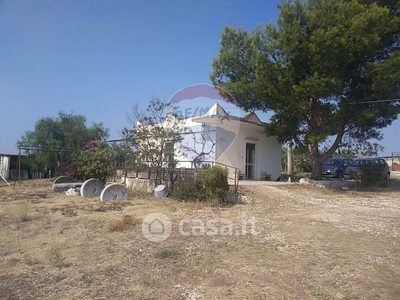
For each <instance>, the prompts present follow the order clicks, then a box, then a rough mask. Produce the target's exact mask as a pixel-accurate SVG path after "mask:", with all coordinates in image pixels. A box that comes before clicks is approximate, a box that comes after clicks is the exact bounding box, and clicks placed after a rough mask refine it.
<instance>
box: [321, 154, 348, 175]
mask: <svg viewBox="0 0 400 300" xmlns="http://www.w3.org/2000/svg"><path fill="white" fill-rule="evenodd" d="M351 162H352V159H350V158H328V159H327V160H325V161H324V162H323V163H322V177H329V178H343V175H344V171H345V170H346V168H347V167H348V166H349V165H350V164H351Z"/></svg>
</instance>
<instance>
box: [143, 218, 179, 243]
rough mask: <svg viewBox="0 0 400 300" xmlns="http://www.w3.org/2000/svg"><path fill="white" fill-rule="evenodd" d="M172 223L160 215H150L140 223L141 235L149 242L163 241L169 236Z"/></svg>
mask: <svg viewBox="0 0 400 300" xmlns="http://www.w3.org/2000/svg"><path fill="white" fill-rule="evenodd" d="M171 230H172V221H171V220H170V218H168V217H167V216H166V215H164V214H162V213H150V214H148V215H146V216H145V217H144V219H143V222H142V233H143V235H144V237H145V238H146V239H148V240H149V241H151V242H156V243H158V242H162V241H165V240H166V239H167V238H168V237H169V236H170V234H171Z"/></svg>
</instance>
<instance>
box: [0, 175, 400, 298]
mask: <svg viewBox="0 0 400 300" xmlns="http://www.w3.org/2000/svg"><path fill="white" fill-rule="evenodd" d="M240 192H241V193H242V195H243V196H244V197H242V200H243V203H241V204H238V205H231V206H225V207H218V206H215V205H210V204H206V203H192V202H188V203H182V202H176V201H174V200H172V199H169V198H154V197H152V196H149V195H146V194H140V193H130V196H129V199H128V200H126V201H113V202H107V203H102V202H100V201H99V200H98V199H96V198H94V199H83V198H81V197H68V196H66V195H65V194H64V193H53V192H52V191H51V182H50V181H48V180H43V179H42V180H34V181H25V182H22V184H21V188H19V189H13V188H10V187H8V186H1V187H0V227H1V231H0V240H1V243H0V270H1V272H0V299H400V284H399V280H398V278H400V242H399V237H400V181H399V180H398V179H397V180H396V179H393V180H391V182H390V184H389V187H379V188H376V189H374V190H371V191H357V190H351V191H347V192H343V191H330V190H326V189H321V188H317V187H313V186H302V185H299V184H291V185H274V186H272V185H271V186H268V185H263V186H241V187H240ZM24 203H28V204H29V209H28V213H27V220H28V221H27V222H21V219H20V218H19V217H18V214H16V213H15V208H16V207H18V206H20V205H22V204H24ZM154 212H159V213H163V214H165V215H166V216H168V217H169V218H170V219H171V221H172V232H171V235H170V237H169V238H168V239H166V240H165V241H162V242H159V243H154V242H150V241H149V240H147V239H146V238H145V237H144V236H143V233H142V228H141V220H143V218H144V217H145V216H146V215H147V214H148V213H154ZM251 217H254V218H255V219H256V220H257V223H256V225H257V226H256V229H257V234H255V235H251V234H249V233H248V234H247V235H241V234H240V233H241V232H242V231H241V229H242V228H241V226H242V224H243V223H242V222H243V220H248V219H249V218H251ZM211 219H214V220H217V221H218V222H220V223H216V224H221V222H223V220H227V219H229V220H231V221H232V223H233V228H232V235H221V234H219V235H197V236H196V235H194V234H193V232H196V230H194V231H191V229H193V228H191V227H193V226H196V225H198V224H199V222H200V221H204V223H205V224H206V223H207V221H208V220H211ZM182 220H188V221H189V222H192V223H189V224H186V225H185V226H184V230H185V232H189V235H187V236H183V235H181V234H180V231H179V226H178V225H179V222H180V221H182ZM193 220H200V221H196V222H194V221H193ZM246 224H247V223H246ZM247 225H248V224H247ZM246 228H247V229H249V226H248V227H246ZM206 229H207V228H206ZM237 233H238V234H237Z"/></svg>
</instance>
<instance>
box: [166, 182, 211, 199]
mask: <svg viewBox="0 0 400 300" xmlns="http://www.w3.org/2000/svg"><path fill="white" fill-rule="evenodd" d="M172 198H174V199H177V200H180V201H196V200H197V201H204V200H205V199H206V193H205V189H204V180H203V179H202V178H201V176H199V177H198V178H196V179H193V178H186V179H184V180H181V181H178V182H176V183H175V184H174V191H173V193H172Z"/></svg>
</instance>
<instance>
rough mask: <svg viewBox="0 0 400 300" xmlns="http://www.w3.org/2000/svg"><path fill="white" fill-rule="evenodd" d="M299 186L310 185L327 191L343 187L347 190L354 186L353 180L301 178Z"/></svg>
mask: <svg viewBox="0 0 400 300" xmlns="http://www.w3.org/2000/svg"><path fill="white" fill-rule="evenodd" d="M300 183H301V184H312V185H315V186H319V187H324V188H329V189H341V188H343V187H345V188H349V187H351V186H353V185H355V184H356V182H355V181H354V180H313V179H310V178H301V179H300Z"/></svg>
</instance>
